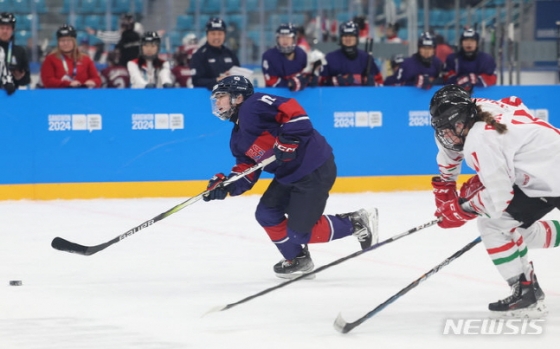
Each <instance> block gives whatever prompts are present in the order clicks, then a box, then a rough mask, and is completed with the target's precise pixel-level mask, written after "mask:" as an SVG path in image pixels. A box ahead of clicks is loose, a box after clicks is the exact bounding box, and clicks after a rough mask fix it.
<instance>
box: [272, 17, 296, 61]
mask: <svg viewBox="0 0 560 349" xmlns="http://www.w3.org/2000/svg"><path fill="white" fill-rule="evenodd" d="M280 36H289V37H291V38H293V39H294V42H293V44H292V45H290V46H286V47H284V46H280V44H279V43H278V37H280ZM276 48H278V50H279V51H280V52H282V53H283V54H287V55H288V54H290V53H292V52H294V50H295V49H296V27H295V26H294V25H293V24H292V23H282V24H280V26H278V29H276Z"/></svg>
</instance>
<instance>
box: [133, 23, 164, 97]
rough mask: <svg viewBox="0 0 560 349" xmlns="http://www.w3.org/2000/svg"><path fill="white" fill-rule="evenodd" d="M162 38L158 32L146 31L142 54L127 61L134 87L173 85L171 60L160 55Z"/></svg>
mask: <svg viewBox="0 0 560 349" xmlns="http://www.w3.org/2000/svg"><path fill="white" fill-rule="evenodd" d="M160 45H161V39H160V37H159V35H158V34H157V33H156V32H151V31H148V32H145V33H144V35H143V36H142V39H141V42H140V55H139V57H138V58H136V59H133V60H131V61H129V62H128V63H127V69H128V73H129V75H130V87H132V88H156V87H173V80H172V77H171V69H170V66H169V62H167V61H164V60H162V59H160V58H159V57H158V53H159V48H160Z"/></svg>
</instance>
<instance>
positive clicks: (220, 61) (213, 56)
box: [191, 17, 240, 90]
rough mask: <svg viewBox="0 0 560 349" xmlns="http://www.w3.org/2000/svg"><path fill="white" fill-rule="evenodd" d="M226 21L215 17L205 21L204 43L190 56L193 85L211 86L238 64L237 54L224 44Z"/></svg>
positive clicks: (227, 74)
mask: <svg viewBox="0 0 560 349" xmlns="http://www.w3.org/2000/svg"><path fill="white" fill-rule="evenodd" d="M226 30H227V27H226V23H225V22H224V21H223V20H222V19H220V18H217V17H214V18H211V19H210V20H208V22H207V23H206V43H205V44H204V45H202V47H200V48H199V49H198V50H197V51H196V52H195V53H194V54H193V56H192V59H191V67H192V68H193V69H194V76H193V85H194V87H206V88H207V89H209V90H211V89H212V87H213V86H214V85H215V84H216V83H218V81H220V80H222V79H223V78H225V77H226V76H229V75H230V69H231V68H232V67H234V66H240V64H239V59H238V58H237V56H236V55H235V54H234V53H233V52H232V51H231V50H230V49H229V48H227V47H226V46H224V42H225V40H226Z"/></svg>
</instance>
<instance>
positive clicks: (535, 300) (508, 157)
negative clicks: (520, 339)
mask: <svg viewBox="0 0 560 349" xmlns="http://www.w3.org/2000/svg"><path fill="white" fill-rule="evenodd" d="M430 114H431V115H432V126H433V128H434V129H435V132H436V134H435V135H436V139H437V141H436V144H437V146H438V149H439V152H438V154H437V163H438V166H439V169H440V177H434V179H433V182H432V184H433V187H434V194H435V197H436V206H437V211H436V216H437V217H440V218H441V221H440V223H439V226H440V227H442V228H446V229H447V228H457V227H461V226H462V225H463V224H465V223H466V222H467V221H469V220H472V219H475V218H477V223H478V230H479V232H480V236H481V238H482V241H483V242H484V244H485V246H486V250H487V252H488V254H489V256H490V258H491V259H492V262H493V263H494V265H495V266H496V268H497V269H498V271H499V272H500V274H501V275H502V277H503V278H504V279H505V280H506V281H507V283H508V284H509V285H510V286H511V288H512V294H511V295H510V296H508V297H506V298H504V299H502V300H499V301H497V302H493V303H490V304H489V306H488V307H489V310H491V311H493V312H496V313H500V314H507V315H521V316H524V315H527V314H529V315H537V316H538V315H543V314H546V307H545V306H544V303H543V301H544V292H543V291H542V289H541V288H540V286H539V283H538V281H537V278H536V275H535V273H534V271H533V264H532V262H530V261H529V258H528V254H527V251H528V248H531V249H532V248H552V247H556V246H558V245H559V244H560V222H558V221H554V220H542V218H543V216H544V215H545V214H547V213H548V212H550V211H552V210H553V209H554V208H560V181H558V180H557V178H556V174H557V173H560V130H559V129H556V128H555V127H553V126H552V125H550V124H549V123H547V122H545V121H544V120H541V119H537V118H535V117H534V116H533V115H532V114H531V112H530V111H529V110H528V109H527V107H526V106H525V105H524V104H523V102H522V101H521V100H520V99H519V98H517V97H509V98H504V99H501V100H490V99H484V98H475V99H471V97H470V94H469V93H468V92H467V91H465V90H464V89H463V88H461V87H459V86H456V85H448V86H445V87H443V88H442V89H440V90H439V91H437V92H436V94H435V95H434V96H433V98H432V101H431V103H430ZM463 159H464V160H465V161H466V163H467V165H468V166H469V167H470V168H472V169H473V170H474V171H476V176H474V177H472V178H471V179H469V180H468V181H467V182H466V183H465V184H464V185H463V188H462V189H461V191H460V194H459V195H458V194H457V191H456V180H457V176H458V174H459V173H460V172H461V163H462V161H463Z"/></svg>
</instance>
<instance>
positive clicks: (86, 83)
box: [41, 24, 101, 88]
mask: <svg viewBox="0 0 560 349" xmlns="http://www.w3.org/2000/svg"><path fill="white" fill-rule="evenodd" d="M76 36H77V34H76V29H74V27H73V26H71V25H68V24H64V25H62V26H61V27H60V28H59V29H58V30H57V31H56V38H57V41H58V42H57V46H56V48H55V49H54V50H53V51H52V52H51V53H49V54H48V55H47V57H45V61H44V62H43V64H42V65H41V81H42V85H43V87H45V88H61V87H87V88H94V87H100V86H101V78H100V77H99V73H98V72H97V68H96V67H95V64H94V63H93V61H92V60H91V58H90V57H89V56H88V55H86V54H84V53H82V52H81V51H80V50H79V48H78V43H77V42H76Z"/></svg>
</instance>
